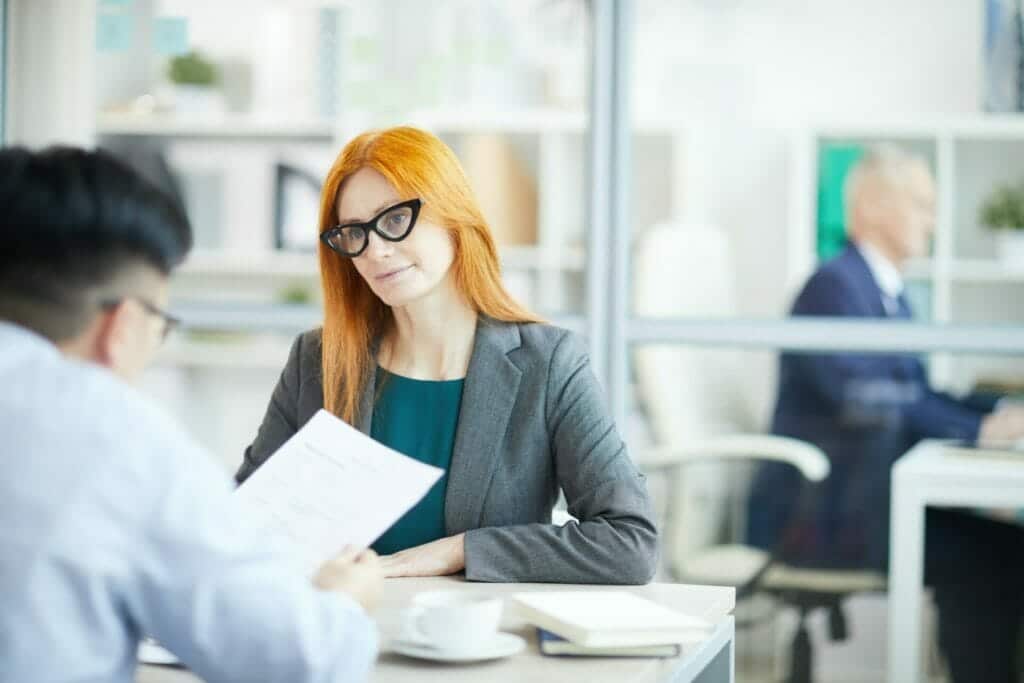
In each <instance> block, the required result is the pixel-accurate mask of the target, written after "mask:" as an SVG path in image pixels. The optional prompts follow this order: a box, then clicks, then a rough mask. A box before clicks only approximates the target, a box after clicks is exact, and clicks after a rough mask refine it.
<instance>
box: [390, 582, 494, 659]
mask: <svg viewBox="0 0 1024 683" xmlns="http://www.w3.org/2000/svg"><path fill="white" fill-rule="evenodd" d="M502 606H503V605H502V600H501V599H500V598H496V597H493V596H489V595H485V594H480V593H467V592H465V591H454V590H448V591H427V592H424V593H419V594H418V595H416V597H414V598H413V600H412V607H411V608H410V609H408V610H407V611H406V616H405V623H404V627H403V630H402V639H403V640H411V641H413V642H416V643H422V644H424V645H428V646H430V647H436V648H438V649H441V650H452V651H457V650H472V649H475V648H478V647H480V646H482V645H486V644H488V643H490V642H491V641H492V640H493V639H494V636H495V635H496V634H497V632H498V625H499V624H500V623H501V610H502Z"/></svg>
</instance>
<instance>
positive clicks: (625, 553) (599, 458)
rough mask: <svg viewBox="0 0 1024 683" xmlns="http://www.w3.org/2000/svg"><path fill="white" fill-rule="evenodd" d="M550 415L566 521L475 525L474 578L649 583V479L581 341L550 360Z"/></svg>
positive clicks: (565, 344)
mask: <svg viewBox="0 0 1024 683" xmlns="http://www.w3.org/2000/svg"><path fill="white" fill-rule="evenodd" d="M545 414H546V421H547V428H548V434H549V438H550V439H551V451H552V453H553V457H554V467H555V472H556V476H557V478H558V482H559V484H560V485H561V487H562V490H563V491H564V493H565V498H566V501H567V503H568V509H569V513H570V514H571V515H572V516H573V517H575V518H576V519H577V520H578V522H577V521H571V522H569V523H568V524H566V525H565V526H561V527H559V526H555V525H552V524H540V523H537V524H523V525H513V526H505V527H486V528H481V529H472V530H470V531H467V532H466V536H465V556H466V578H467V579H469V580H473V581H496V582H512V581H522V582H529V581H534V582H552V583H592V584H641V583H646V582H648V581H650V580H651V578H652V577H653V576H654V572H655V569H656V567H657V557H658V533H657V530H656V528H655V525H654V521H653V512H652V506H651V500H650V496H649V494H648V492H647V487H646V481H645V478H644V476H643V475H642V474H641V473H640V472H639V471H638V470H637V469H636V467H635V466H634V465H633V463H632V461H631V460H630V459H629V455H628V454H627V452H626V447H625V444H624V443H623V441H622V438H621V437H620V436H619V433H618V431H617V430H616V428H615V425H614V423H613V422H612V419H611V416H610V415H609V414H608V410H607V409H606V407H605V403H604V400H603V396H602V392H601V389H600V387H599V385H598V383H597V379H596V378H595V377H594V374H593V372H591V369H590V361H589V358H588V357H587V354H586V352H585V351H584V349H583V345H582V343H581V342H580V341H579V340H578V338H577V337H576V336H575V335H573V334H571V333H566V334H565V335H564V336H563V337H562V338H561V339H560V340H559V341H558V342H557V344H556V346H555V348H554V352H553V354H552V357H551V361H550V369H549V372H548V382H547V398H546V401H545Z"/></svg>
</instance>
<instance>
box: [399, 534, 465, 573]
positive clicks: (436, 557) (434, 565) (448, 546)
mask: <svg viewBox="0 0 1024 683" xmlns="http://www.w3.org/2000/svg"><path fill="white" fill-rule="evenodd" d="M465 536H466V535H465V534H458V535H457V536H448V537H447V538H442V539H439V540H436V541H432V542H430V543H424V544H423V545H418V546H416V547H415V548H409V549H407V550H403V551H401V552H397V553H395V554H394V555H385V556H384V557H382V558H380V565H381V568H382V569H383V570H384V576H385V578H389V579H390V578H395V577H398V576H446V575H448V574H454V573H455V572H461V571H462V570H463V569H465V568H466V554H465V552H464V550H465V545H464V538H465Z"/></svg>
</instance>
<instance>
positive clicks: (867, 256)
mask: <svg viewBox="0 0 1024 683" xmlns="http://www.w3.org/2000/svg"><path fill="white" fill-rule="evenodd" d="M857 250H858V251H860V254H861V256H863V257H864V261H865V263H867V264H868V270H870V271H871V277H873V278H874V280H875V284H876V285H878V288H879V289H881V290H882V293H883V294H885V295H886V296H888V297H890V298H893V299H898V298H899V296H900V294H902V293H903V275H902V274H901V273H900V270H899V268H897V267H896V266H895V265H893V262H892V261H890V260H889V259H887V258H886V257H885V256H883V255H882V252H880V251H879V250H878V249H876V248H875V247H873V246H871V245H870V244H868V243H867V242H858V243H857Z"/></svg>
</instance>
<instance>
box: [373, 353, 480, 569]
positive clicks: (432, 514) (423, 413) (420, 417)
mask: <svg viewBox="0 0 1024 683" xmlns="http://www.w3.org/2000/svg"><path fill="white" fill-rule="evenodd" d="M463 383H464V380H461V379H456V380H443V381H430V380H422V379H410V378H408V377H402V376H401V375H395V374H392V373H390V372H388V371H387V370H384V369H383V368H381V369H379V370H378V371H377V386H378V387H379V388H380V389H379V395H378V398H377V401H376V405H375V406H374V408H373V422H372V426H371V427H370V436H372V437H373V438H374V439H375V440H376V441H378V442H380V443H382V444H384V445H385V446H388V447H389V448H393V449H394V450H396V451H398V452H399V453H401V454H403V455H407V456H409V457H410V458H415V459H416V460H419V461H420V462H424V463H427V464H428V465H434V466H435V467H440V468H441V469H443V470H444V475H443V476H442V477H441V478H440V479H439V480H438V481H437V483H435V484H434V486H433V487H432V488H431V489H430V491H429V492H428V493H427V495H426V496H425V497H424V498H423V499H422V500H421V501H420V502H419V503H417V504H416V505H415V506H413V507H412V509H410V510H409V511H408V512H406V513H405V515H404V516H403V517H402V518H401V519H399V520H398V521H397V522H395V524H394V526H392V527H391V528H390V529H388V530H387V531H385V532H384V535H383V536H381V537H380V538H378V539H377V542H376V543H374V544H373V546H372V548H373V549H374V550H375V551H377V553H378V554H380V555H390V554H392V553H397V552H398V551H400V550H405V549H406V548H412V547H414V546H417V545H422V544H423V543H429V542H430V541H436V540H437V539H439V538H444V537H445V535H446V534H445V529H444V496H445V490H446V489H447V487H448V466H449V465H450V464H451V461H452V450H453V449H454V447H455V428H456V427H457V426H458V423H459V406H460V405H461V404H462V385H463Z"/></svg>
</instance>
